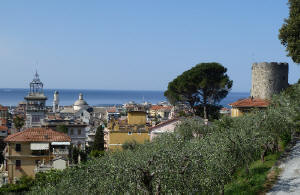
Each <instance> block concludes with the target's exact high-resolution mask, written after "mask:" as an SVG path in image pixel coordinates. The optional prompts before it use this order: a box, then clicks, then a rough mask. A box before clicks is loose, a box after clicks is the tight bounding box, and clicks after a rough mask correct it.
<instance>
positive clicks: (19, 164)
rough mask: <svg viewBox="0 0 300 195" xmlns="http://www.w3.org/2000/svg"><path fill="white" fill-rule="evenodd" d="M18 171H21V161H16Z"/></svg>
mask: <svg viewBox="0 0 300 195" xmlns="http://www.w3.org/2000/svg"><path fill="white" fill-rule="evenodd" d="M16 169H21V160H16Z"/></svg>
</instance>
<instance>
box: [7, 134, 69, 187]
mask: <svg viewBox="0 0 300 195" xmlns="http://www.w3.org/2000/svg"><path fill="white" fill-rule="evenodd" d="M4 141H5V142H6V143H7V147H6V149H5V161H6V163H5V166H6V170H7V171H8V181H9V183H14V182H15V181H16V180H18V179H19V178H20V177H22V176H30V177H34V176H35V173H36V170H37V168H38V166H39V165H40V164H51V163H52V160H53V159H54V158H57V156H64V157H65V158H67V156H68V146H69V145H70V141H71V139H70V137H69V136H67V135H66V134H64V133H60V132H56V131H53V130H51V129H45V128H28V129H26V130H24V131H21V132H18V133H15V134H12V135H9V136H8V137H7V138H5V139H4Z"/></svg>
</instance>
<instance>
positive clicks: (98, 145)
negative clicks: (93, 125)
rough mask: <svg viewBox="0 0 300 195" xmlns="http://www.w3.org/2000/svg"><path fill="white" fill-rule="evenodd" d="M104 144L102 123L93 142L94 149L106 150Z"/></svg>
mask: <svg viewBox="0 0 300 195" xmlns="http://www.w3.org/2000/svg"><path fill="white" fill-rule="evenodd" d="M104 144H105V141H104V128H103V126H102V125H100V126H99V127H98V128H97V131H96V135H95V141H94V143H93V150H99V151H104V150H105V147H104Z"/></svg>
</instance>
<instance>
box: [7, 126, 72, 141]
mask: <svg viewBox="0 0 300 195" xmlns="http://www.w3.org/2000/svg"><path fill="white" fill-rule="evenodd" d="M4 141H5V142H70V141H71V138H70V137H69V136H68V135H66V134H64V133H60V132H57V131H53V130H52V129H46V128H28V129H26V130H24V131H21V132H18V133H15V134H12V135H9V136H8V137H6V138H5V139H4Z"/></svg>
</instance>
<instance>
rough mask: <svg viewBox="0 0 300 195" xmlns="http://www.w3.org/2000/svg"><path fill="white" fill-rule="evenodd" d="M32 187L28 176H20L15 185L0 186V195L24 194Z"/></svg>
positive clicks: (31, 180)
mask: <svg viewBox="0 0 300 195" xmlns="http://www.w3.org/2000/svg"><path fill="white" fill-rule="evenodd" d="M32 185H33V179H32V178H31V177H28V176H22V177H21V178H20V179H19V180H18V181H17V182H16V183H15V184H5V185H3V186H1V188H0V193H1V194H6V193H8V192H14V193H16V192H26V191H29V190H30V188H31V186H32Z"/></svg>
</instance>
